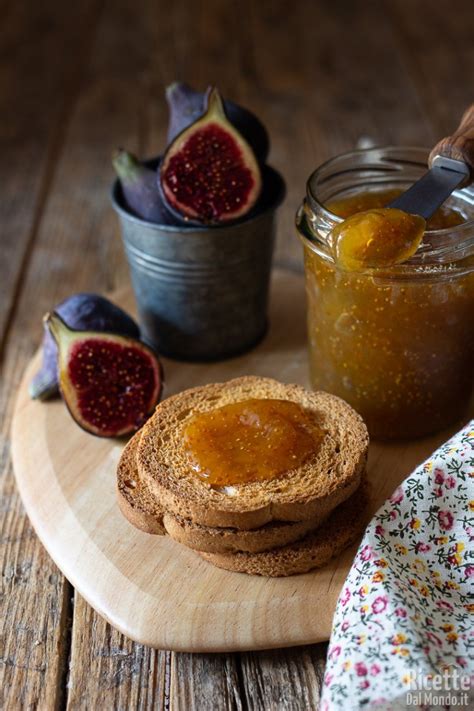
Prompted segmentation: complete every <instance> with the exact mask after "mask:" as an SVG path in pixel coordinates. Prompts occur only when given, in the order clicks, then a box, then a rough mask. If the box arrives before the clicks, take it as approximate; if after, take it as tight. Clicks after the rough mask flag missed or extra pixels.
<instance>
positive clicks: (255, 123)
mask: <svg viewBox="0 0 474 711" xmlns="http://www.w3.org/2000/svg"><path fill="white" fill-rule="evenodd" d="M208 94H209V89H207V90H206V91H205V92H201V91H196V90H195V89H193V88H192V87H190V86H189V85H188V84H185V83H184V82H174V84H170V85H169V86H168V87H167V89H166V100H167V102H168V107H169V112H170V117H169V124H168V137H167V140H168V145H169V144H170V143H171V142H172V141H173V140H174V139H175V138H176V136H177V135H178V134H179V133H181V132H182V131H184V129H185V128H187V127H188V126H190V125H191V124H192V123H194V122H195V121H197V119H198V118H200V117H201V116H202V115H203V113H204V111H205V109H206V104H207V96H208ZM224 109H225V112H226V115H227V118H228V119H229V121H230V122H231V124H232V125H233V126H234V128H236V129H237V131H238V132H239V133H240V134H241V135H242V136H243V137H244V138H245V140H246V141H247V143H248V144H249V145H250V146H251V148H253V151H254V153H255V155H256V156H257V158H258V160H259V161H260V163H265V161H266V160H267V158H268V153H269V150H270V139H269V137H268V133H267V129H266V128H265V126H264V125H263V123H262V122H261V121H260V119H258V118H257V117H256V116H255V114H253V113H252V112H251V111H249V110H248V109H245V108H244V107H243V106H239V104H236V103H234V102H233V101H230V100H229V99H225V100H224Z"/></svg>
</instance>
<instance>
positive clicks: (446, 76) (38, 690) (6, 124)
mask: <svg viewBox="0 0 474 711" xmlns="http://www.w3.org/2000/svg"><path fill="white" fill-rule="evenodd" d="M1 6H2V10H3V12H2V39H1V41H2V52H1V71H0V108H1V116H2V122H1V127H0V142H1V150H2V152H1V155H2V160H1V163H0V171H1V180H0V185H1V187H2V194H1V200H0V221H1V242H0V354H1V363H0V367H1V382H0V413H1V416H2V420H1V427H0V471H1V478H0V486H1V503H0V507H1V534H0V538H1V554H2V588H1V594H0V606H1V609H0V620H1V625H2V628H3V629H2V638H1V653H0V662H1V678H0V707H2V708H6V709H8V710H10V709H14V710H16V709H30V708H37V709H50V708H51V709H54V708H64V707H67V708H69V709H93V708H101V707H102V708H106V709H109V708H110V709H130V708H140V709H142V708H143V709H145V708H172V709H193V708H194V709H199V711H201V710H202V709H275V708H277V709H292V710H293V709H307V708H311V709H313V708H314V709H316V708H317V705H318V695H319V692H318V690H319V685H320V679H321V670H322V667H323V664H324V661H323V660H324V654H325V648H324V646H320V645H319V646H315V647H309V648H297V649H293V650H284V651H282V652H269V653H262V652H259V653H249V654H233V655H230V654H229V655H214V656H206V655H194V656H192V655H187V654H169V653H167V652H157V651H153V650H150V649H146V648H144V647H142V646H140V645H136V644H132V643H131V642H129V641H128V640H127V639H125V638H124V637H122V636H121V635H120V634H118V633H117V632H115V631H114V630H112V629H111V628H110V627H109V626H108V625H107V624H105V623H104V622H103V621H102V620H101V619H100V618H99V617H98V616H97V615H95V614H94V613H92V612H91V610H90V609H89V608H88V607H87V605H86V604H85V603H84V602H83V601H82V600H81V598H80V597H79V596H78V595H75V594H74V591H73V589H72V588H71V586H70V585H69V584H68V583H67V581H65V580H64V579H63V578H62V576H61V575H60V574H59V572H58V570H57V569H56V568H55V566H54V565H53V563H52V562H51V560H50V559H49V557H48V555H47V554H46V553H45V551H44V550H43V548H42V546H41V545H40V544H39V542H38V541H37V539H36V537H35V536H34V534H33V532H32V530H31V527H30V525H29V522H28V520H27V518H26V516H25V513H24V511H23V508H22V505H21V503H20V501H19V498H18V494H17V492H16V489H15V486H14V483H13V478H12V472H11V464H10V458H9V451H10V444H9V427H10V419H11V415H12V407H13V399H14V396H15V391H16V389H17V387H18V384H19V381H20V378H21V374H22V371H23V368H24V366H25V365H26V363H27V361H28V360H29V359H30V357H31V355H32V353H33V352H34V349H35V348H36V346H37V344H38V342H39V340H40V336H41V326H40V318H41V315H42V313H43V312H44V311H46V310H47V309H48V308H50V307H51V305H53V304H54V303H56V302H57V301H58V300H59V299H60V298H63V297H65V296H66V295H67V294H69V293H70V292H71V291H76V290H79V289H89V290H100V291H106V290H108V289H113V288H116V287H117V286H119V285H120V284H122V283H124V281H125V280H126V279H127V270H126V266H125V262H124V258H123V254H122V250H121V246H120V242H119V239H118V233H117V224H116V221H115V217H114V215H113V214H112V211H111V210H110V208H109V205H108V202H107V195H106V194H107V190H108V186H109V182H110V180H111V177H112V176H111V171H110V168H109V161H108V159H109V154H110V151H111V150H112V149H113V148H114V147H116V146H117V145H125V146H127V147H129V148H130V149H132V150H137V151H138V152H139V153H140V154H142V155H149V154H151V153H154V152H156V151H158V150H159V149H160V146H161V145H162V141H163V136H164V132H165V121H166V111H165V107H164V104H163V101H162V98H161V97H162V95H163V88H164V86H165V85H166V84H167V83H169V82H170V81H172V80H173V79H175V78H183V79H186V80H188V81H189V82H190V83H195V84H197V85H198V86H200V87H203V86H205V85H206V84H207V83H208V82H214V83H216V84H218V85H219V86H220V87H221V89H222V90H223V92H224V94H226V93H227V94H228V95H230V96H232V97H233V98H235V99H237V100H241V101H242V102H243V103H246V104H248V105H249V106H251V107H253V108H254V109H255V111H256V112H257V113H258V114H259V115H261V117H262V118H263V119H264V121H265V122H266V124H267V126H268V128H269V130H270V132H271V135H272V139H273V149H272V155H271V161H272V163H273V164H274V165H275V166H276V167H277V168H279V169H280V170H281V171H282V172H283V173H284V174H285V176H286V178H287V181H288V183H289V191H288V198H287V201H286V204H285V208H284V210H283V211H282V213H281V219H280V230H279V241H278V250H277V260H278V262H279V263H280V264H283V265H286V266H290V267H294V268H296V269H300V268H301V256H300V250H299V247H298V244H297V241H296V240H295V238H294V234H293V214H294V210H295V208H296V206H297V204H298V202H299V200H300V198H301V195H302V193H303V189H304V181H305V178H306V176H307V175H308V173H309V172H310V170H311V169H313V168H314V166H315V165H316V164H317V163H319V162H320V161H321V160H324V159H325V158H328V157H330V156H332V155H334V154H335V153H337V152H340V151H341V150H345V149H349V148H351V147H353V146H354V145H356V144H358V143H359V144H360V143H367V142H374V143H377V144H383V143H390V142H392V143H405V144H409V143H412V144H413V143H418V144H425V145H428V144H430V143H431V144H433V143H434V142H435V140H436V139H438V138H440V137H441V136H444V135H447V134H448V133H449V132H450V131H451V130H452V128H453V126H454V125H456V122H457V120H458V119H459V117H460V115H461V113H462V110H463V109H464V107H465V106H466V105H467V104H468V103H470V102H471V101H472V99H473V96H472V93H471V92H472V87H471V82H470V81H469V76H470V75H471V74H472V70H473V65H474V44H473V37H474V16H473V10H472V1H471V0H458V2H457V3H456V11H455V12H453V11H452V3H451V2H448V0H437V2H435V3H433V2H432V1H431V0H380V2H379V1H376V0H330V1H329V0H327V1H324V2H323V1H319V2H318V1H314V2H311V1H310V0H296V1H295V2H291V3H289V2H287V0H262V2H258V3H257V2H252V0H241V2H239V3H230V2H229V3H224V2H220V1H219V0H205V1H204V2H201V3H198V2H192V1H191V0H189V1H188V2H185V0H176V1H175V2H173V3H169V2H165V1H164V0H155V2H151V0H135V1H134V2H131V1H130V0H115V2H105V1H104V0H83V2H81V3H72V4H71V3H60V2H58V0H45V2H43V3H34V2H32V0H28V2H25V3H15V2H13V0H2V2H1Z"/></svg>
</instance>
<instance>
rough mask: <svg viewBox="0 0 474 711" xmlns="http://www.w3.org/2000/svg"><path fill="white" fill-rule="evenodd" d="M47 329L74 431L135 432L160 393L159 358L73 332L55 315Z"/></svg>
mask: <svg viewBox="0 0 474 711" xmlns="http://www.w3.org/2000/svg"><path fill="white" fill-rule="evenodd" d="M45 323H46V325H47V326H48V328H49V330H50V332H51V335H52V336H53V338H54V339H55V341H56V343H57V346H58V371H59V387H60V390H61V394H62V396H63V398H64V401H65V403H66V405H67V407H68V409H69V412H70V413H71V415H72V417H73V418H74V419H75V421H76V422H77V424H78V425H80V426H81V427H82V428H83V429H85V430H87V432H90V433H91V434H94V435H97V436H99V437H120V436H122V435H126V434H129V433H131V432H135V431H136V430H138V429H139V428H140V427H141V426H142V425H143V424H144V422H145V421H146V420H147V419H148V417H149V416H150V415H151V413H152V411H153V410H154V408H155V406H156V404H157V403H158V401H159V399H160V395H161V391H162V383H163V376H162V369H161V364H160V362H159V360H158V357H157V355H156V354H155V353H154V352H153V351H152V350H151V348H149V347H148V346H146V345H145V344H144V343H141V341H138V340H136V339H134V338H128V337H125V336H119V335H116V334H111V333H100V332H97V331H75V330H73V329H71V328H69V327H68V326H67V325H66V324H65V322H64V321H63V320H62V318H61V317H60V316H58V314H56V313H54V312H53V313H52V314H47V316H46V317H45Z"/></svg>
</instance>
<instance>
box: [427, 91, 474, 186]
mask: <svg viewBox="0 0 474 711" xmlns="http://www.w3.org/2000/svg"><path fill="white" fill-rule="evenodd" d="M440 158H441V159H446V158H448V159H450V160H454V161H461V162H462V163H464V164H465V165H467V166H468V168H469V171H470V173H471V180H472V179H473V178H474V104H471V106H469V108H468V109H466V111H465V112H464V114H463V117H462V119H461V123H460V124H459V126H458V128H457V129H456V130H455V131H454V133H452V134H451V136H447V137H446V138H442V139H441V141H439V142H438V143H437V144H436V146H435V147H434V148H433V150H432V151H431V153H430V157H429V159H428V164H429V166H430V168H431V167H433V166H434V165H436V164H438V163H439V159H440ZM437 159H438V160H437ZM443 163H444V165H443V167H446V168H448V167H450V166H449V164H448V162H447V161H446V162H445V161H443ZM452 168H453V170H459V168H456V166H455V165H453V166H452Z"/></svg>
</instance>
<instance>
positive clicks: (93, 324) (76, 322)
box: [29, 293, 140, 400]
mask: <svg viewBox="0 0 474 711" xmlns="http://www.w3.org/2000/svg"><path fill="white" fill-rule="evenodd" d="M53 310H54V311H55V312H56V313H57V314H58V315H59V316H60V317H61V318H62V319H63V320H64V321H65V322H66V323H67V325H68V326H69V327H70V328H74V329H76V330H79V331H100V332H103V331H105V332H107V333H118V334H119V335H120V336H129V337H130V338H139V337H140V329H139V328H138V326H137V324H136V323H135V321H134V320H133V318H132V317H131V316H129V315H128V314H127V313H126V312H125V311H123V309H121V308H120V307H119V306H117V305H116V304H113V303H112V302H111V301H109V300H108V299H106V298H105V297H104V296H101V295H100V294H87V293H80V294H73V295H72V296H69V297H68V298H67V299H65V300H64V301H61V303H60V304H58V305H57V306H55V307H54V309H53ZM43 330H44V333H43V362H42V365H41V368H40V370H39V371H38V372H37V373H36V374H35V376H34V377H33V379H32V381H31V383H30V387H29V390H30V395H31V397H32V398H33V400H48V399H49V398H51V397H54V396H56V395H58V394H59V377H58V348H57V346H56V342H55V340H54V338H53V337H52V336H51V334H50V332H49V328H48V327H47V326H46V325H44V328H43Z"/></svg>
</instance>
